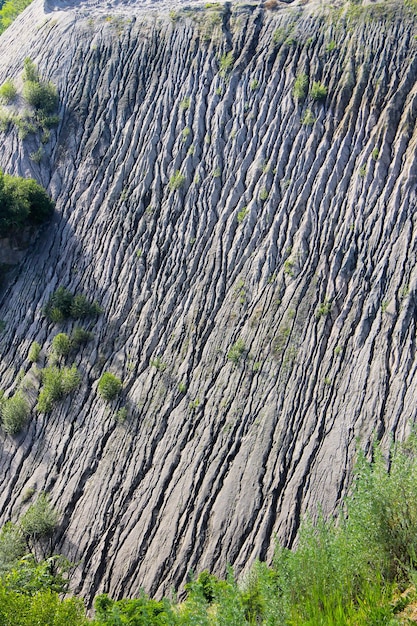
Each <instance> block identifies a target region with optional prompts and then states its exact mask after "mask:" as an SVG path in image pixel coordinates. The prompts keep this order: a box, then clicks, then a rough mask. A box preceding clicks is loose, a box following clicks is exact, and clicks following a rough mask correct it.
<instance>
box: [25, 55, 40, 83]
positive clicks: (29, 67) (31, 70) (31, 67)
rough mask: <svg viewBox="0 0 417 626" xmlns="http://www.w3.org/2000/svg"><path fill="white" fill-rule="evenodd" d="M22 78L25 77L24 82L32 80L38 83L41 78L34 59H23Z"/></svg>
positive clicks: (31, 81)
mask: <svg viewBox="0 0 417 626" xmlns="http://www.w3.org/2000/svg"><path fill="white" fill-rule="evenodd" d="M22 78H23V82H30V83H38V82H39V80H40V78H39V72H38V68H37V67H36V65H35V63H34V62H33V61H32V59H30V58H29V57H26V58H25V60H24V61H23V75H22Z"/></svg>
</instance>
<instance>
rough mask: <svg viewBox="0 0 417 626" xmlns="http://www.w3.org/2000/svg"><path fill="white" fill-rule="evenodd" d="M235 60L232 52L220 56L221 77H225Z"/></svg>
mask: <svg viewBox="0 0 417 626" xmlns="http://www.w3.org/2000/svg"><path fill="white" fill-rule="evenodd" d="M234 62H235V59H234V56H233V52H227V53H226V54H223V55H222V56H221V57H220V62H219V65H220V74H221V76H223V78H226V76H228V74H230V72H231V71H232V68H233V63H234Z"/></svg>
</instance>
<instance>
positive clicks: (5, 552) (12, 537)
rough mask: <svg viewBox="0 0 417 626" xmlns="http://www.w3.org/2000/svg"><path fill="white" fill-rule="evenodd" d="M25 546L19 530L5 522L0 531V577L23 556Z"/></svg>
mask: <svg viewBox="0 0 417 626" xmlns="http://www.w3.org/2000/svg"><path fill="white" fill-rule="evenodd" d="M26 550H27V546H26V543H25V540H24V538H23V535H22V533H21V530H20V528H19V527H18V526H17V525H16V524H13V523H12V522H7V523H6V524H5V525H4V526H3V527H2V529H1V530H0V576H1V575H3V574H4V573H5V572H7V571H9V570H10V569H11V568H12V567H13V565H15V564H16V563H17V562H18V560H19V559H20V558H21V557H22V556H23V555H24V554H25V552H26Z"/></svg>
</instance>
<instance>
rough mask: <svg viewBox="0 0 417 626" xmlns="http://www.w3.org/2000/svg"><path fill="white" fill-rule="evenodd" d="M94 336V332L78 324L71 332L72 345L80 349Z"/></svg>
mask: <svg viewBox="0 0 417 626" xmlns="http://www.w3.org/2000/svg"><path fill="white" fill-rule="evenodd" d="M92 338H93V333H90V332H89V331H88V330H85V329H84V328H80V327H79V326H76V327H75V328H74V330H73V331H72V333H71V347H72V348H74V350H78V348H80V347H81V346H84V345H85V344H86V343H88V342H89V341H91V339H92Z"/></svg>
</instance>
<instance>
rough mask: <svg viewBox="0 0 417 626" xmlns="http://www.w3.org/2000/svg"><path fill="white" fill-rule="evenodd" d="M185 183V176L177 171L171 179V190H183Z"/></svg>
mask: <svg viewBox="0 0 417 626" xmlns="http://www.w3.org/2000/svg"><path fill="white" fill-rule="evenodd" d="M184 183H185V176H184V175H183V174H181V172H180V171H179V170H176V171H175V172H174V173H173V175H172V176H171V178H170V179H169V188H170V189H171V190H172V191H177V190H178V189H181V187H182V186H183V185H184Z"/></svg>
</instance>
